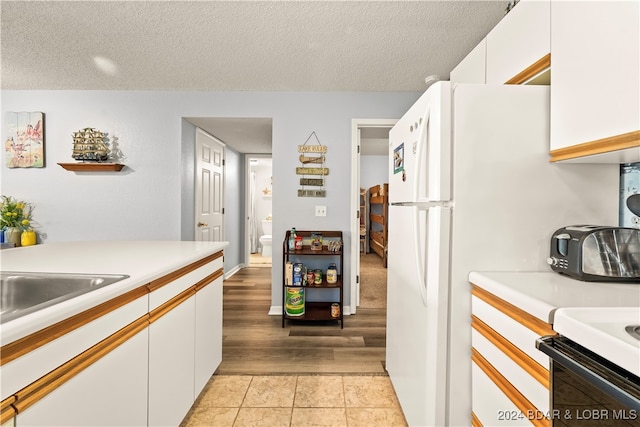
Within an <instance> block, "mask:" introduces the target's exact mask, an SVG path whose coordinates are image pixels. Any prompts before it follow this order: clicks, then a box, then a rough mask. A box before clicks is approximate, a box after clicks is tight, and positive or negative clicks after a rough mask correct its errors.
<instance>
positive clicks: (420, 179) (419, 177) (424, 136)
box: [412, 105, 431, 202]
mask: <svg viewBox="0 0 640 427" xmlns="http://www.w3.org/2000/svg"><path fill="white" fill-rule="evenodd" d="M421 120H422V125H421V126H420V132H418V140H417V142H414V144H416V145H417V147H414V148H412V150H414V151H415V155H416V163H415V167H416V169H415V176H414V178H413V179H415V180H416V181H415V182H414V183H413V184H414V185H413V200H414V201H416V202H424V201H428V200H430V198H429V168H428V167H427V166H428V164H429V162H428V161H427V158H426V157H427V156H428V155H429V122H430V120H431V105H428V106H427V111H425V114H424V117H423V118H422V119H421Z"/></svg>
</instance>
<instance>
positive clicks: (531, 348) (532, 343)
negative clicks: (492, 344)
mask: <svg viewBox="0 0 640 427" xmlns="http://www.w3.org/2000/svg"><path fill="white" fill-rule="evenodd" d="M471 307H472V308H471V311H472V313H473V314H474V315H475V316H477V317H478V318H480V319H481V320H482V321H483V322H484V323H486V324H487V325H489V326H490V327H491V328H492V329H493V330H495V331H496V332H497V333H499V334H500V335H502V336H503V337H505V338H506V339H507V340H508V341H510V342H512V343H513V344H514V345H515V346H516V347H518V348H519V349H520V350H522V351H523V352H524V353H526V354H527V356H529V357H531V358H532V359H533V360H535V361H536V362H538V363H539V364H540V365H542V366H543V367H544V368H545V369H547V370H549V367H550V363H549V358H548V357H547V355H545V354H544V353H542V352H541V351H539V350H538V349H537V348H536V340H537V339H538V338H540V337H541V336H542V335H544V334H543V333H539V332H534V331H532V330H531V329H529V328H527V327H526V326H524V325H522V324H521V323H518V322H517V321H515V320H514V319H512V318H511V317H509V316H508V315H506V314H505V313H503V312H501V311H500V310H498V309H496V308H495V307H493V306H491V305H489V304H488V303H486V302H485V301H483V300H481V299H480V298H478V297H476V296H475V295H474V296H473V297H472V298H471Z"/></svg>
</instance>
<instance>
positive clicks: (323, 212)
mask: <svg viewBox="0 0 640 427" xmlns="http://www.w3.org/2000/svg"><path fill="white" fill-rule="evenodd" d="M316 216H327V207H326V206H316Z"/></svg>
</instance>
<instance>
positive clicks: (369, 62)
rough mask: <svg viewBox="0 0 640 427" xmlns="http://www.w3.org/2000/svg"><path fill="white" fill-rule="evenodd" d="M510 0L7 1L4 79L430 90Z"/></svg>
mask: <svg viewBox="0 0 640 427" xmlns="http://www.w3.org/2000/svg"><path fill="white" fill-rule="evenodd" d="M507 4H508V1H507V0H500V1H495V0H494V1H458V0H452V1H305V0H301V1H180V0H173V1H136V0H131V1H7V0H3V1H2V2H1V14H0V19H1V25H0V31H1V39H0V47H1V57H0V61H1V62H0V69H1V83H0V84H1V88H2V89H16V90H31V89H33V90H49V89H51V90H56V89H59V90H74V89H77V90H203V91H422V90H424V88H425V84H424V79H425V77H427V76H430V75H439V76H444V77H448V75H449V72H450V71H451V69H452V68H453V67H455V65H456V64H457V63H459V62H460V61H461V60H462V59H463V58H464V56H465V55H466V54H467V53H468V52H469V51H470V50H471V49H472V48H473V47H474V46H475V45H476V44H477V43H478V42H479V41H480V40H481V39H482V38H483V37H484V36H485V35H486V34H487V33H488V32H489V31H490V29H491V28H493V27H494V26H495V25H496V23H497V22H498V21H499V20H500V19H501V18H502V17H503V15H504V9H505V8H506V6H507ZM258 127H260V126H259V124H258ZM206 130H210V129H206ZM212 133H214V134H215V132H212Z"/></svg>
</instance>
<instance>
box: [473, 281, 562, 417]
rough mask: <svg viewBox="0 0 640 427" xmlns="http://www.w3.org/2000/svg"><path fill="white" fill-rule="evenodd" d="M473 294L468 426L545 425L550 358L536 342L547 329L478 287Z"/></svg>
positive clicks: (548, 400)
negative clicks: (470, 408) (539, 348)
mask: <svg viewBox="0 0 640 427" xmlns="http://www.w3.org/2000/svg"><path fill="white" fill-rule="evenodd" d="M472 295H473V296H472V314H473V315H472V322H471V326H472V338H471V342H472V349H471V353H472V361H473V363H472V411H473V413H472V420H473V425H474V426H503V425H504V426H531V425H534V426H549V425H550V421H549V420H548V419H547V418H545V416H546V415H548V414H549V403H550V394H549V360H548V358H547V357H546V356H545V355H544V354H542V353H541V352H540V351H538V350H537V349H536V347H535V341H536V339H537V338H539V337H541V336H544V335H551V334H554V332H553V330H552V328H551V325H550V324H548V323H546V322H543V321H542V320H540V319H537V318H534V317H533V316H532V315H530V314H529V313H526V312H525V311H523V310H521V309H519V308H518V307H515V306H513V305H511V304H509V303H507V302H506V301H504V300H501V299H500V298H498V297H496V296H495V295H492V294H490V293H488V292H486V291H484V290H482V289H480V288H478V287H477V286H473V291H472Z"/></svg>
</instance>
